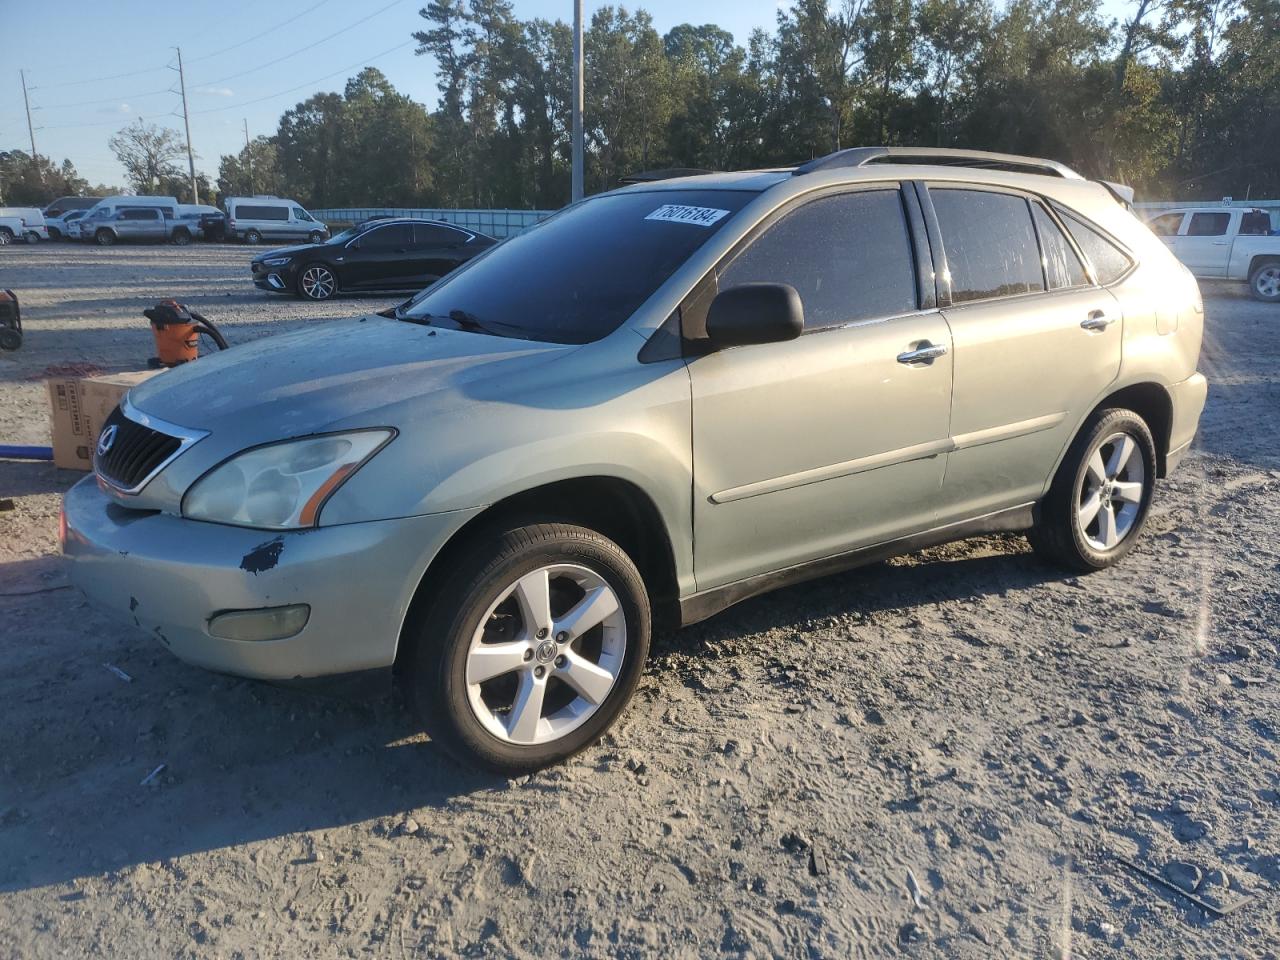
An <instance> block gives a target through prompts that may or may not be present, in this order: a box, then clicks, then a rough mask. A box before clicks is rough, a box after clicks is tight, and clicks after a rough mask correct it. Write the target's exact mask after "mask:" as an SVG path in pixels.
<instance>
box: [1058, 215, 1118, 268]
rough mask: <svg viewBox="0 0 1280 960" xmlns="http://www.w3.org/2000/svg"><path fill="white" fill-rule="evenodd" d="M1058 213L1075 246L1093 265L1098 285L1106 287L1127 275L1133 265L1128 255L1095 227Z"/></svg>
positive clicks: (1076, 218)
mask: <svg viewBox="0 0 1280 960" xmlns="http://www.w3.org/2000/svg"><path fill="white" fill-rule="evenodd" d="M1058 212H1059V213H1061V214H1062V222H1063V223H1064V224H1066V226H1067V230H1068V231H1069V232H1070V233H1071V236H1072V237H1073V238H1074V239H1075V241H1076V246H1078V247H1079V248H1080V250H1081V252H1082V253H1084V255H1085V257H1087V258H1088V260H1089V262H1090V263H1092V264H1093V273H1094V279H1096V280H1097V281H1098V283H1100V284H1102V285H1103V286H1106V285H1107V284H1109V283H1114V282H1115V281H1116V280H1119V279H1120V278H1121V277H1122V276H1124V275H1125V274H1126V273H1128V271H1129V267H1131V266H1132V265H1133V261H1132V260H1130V259H1129V256H1128V254H1126V253H1124V252H1122V251H1121V250H1120V248H1119V247H1117V246H1116V245H1115V244H1114V243H1113V242H1112V241H1111V240H1109V239H1108V238H1107V237H1106V236H1105V235H1103V234H1102V233H1101V232H1099V231H1098V230H1097V229H1096V228H1095V227H1091V226H1089V225H1088V224H1087V223H1085V222H1084V221H1083V220H1080V219H1079V218H1078V217H1074V216H1072V215H1071V214H1069V213H1067V212H1065V211H1063V210H1061V209H1060V210H1059V211H1058Z"/></svg>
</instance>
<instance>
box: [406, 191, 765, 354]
mask: <svg viewBox="0 0 1280 960" xmlns="http://www.w3.org/2000/svg"><path fill="white" fill-rule="evenodd" d="M754 196H756V194H755V193H752V192H747V191H730V190H662V191H653V192H637V193H616V194H607V195H605V196H602V197H596V198H594V199H591V200H588V201H586V202H585V203H581V204H578V205H576V206H573V207H569V208H567V209H565V210H564V211H562V212H561V213H558V214H556V215H555V216H554V217H552V218H550V219H549V220H545V221H543V222H542V223H540V224H538V225H537V226H535V227H531V228H530V229H528V230H526V231H525V232H524V233H521V234H519V235H517V236H514V237H510V238H509V239H507V240H505V241H503V242H502V243H500V244H499V245H497V246H496V247H493V248H491V249H490V250H489V251H488V252H487V253H485V254H484V255H483V256H482V257H481V258H478V259H477V260H476V261H474V263H472V264H471V265H469V266H467V267H465V268H464V269H462V270H460V271H458V272H457V273H455V274H452V275H449V276H446V277H445V278H444V279H443V280H441V281H439V282H437V283H435V284H433V285H432V286H431V287H429V288H428V289H426V290H424V291H423V292H422V293H421V294H419V295H418V296H417V297H415V298H414V299H413V301H412V302H411V303H410V304H409V305H408V306H407V307H405V308H404V309H403V310H402V311H401V313H400V315H401V316H402V317H405V318H408V319H416V320H430V319H432V318H450V317H452V318H454V319H456V318H458V317H466V318H468V319H469V321H470V323H471V326H473V327H474V328H475V329H481V330H485V331H488V332H495V333H498V332H500V333H503V334H510V335H511V336H517V337H524V338H526V339H530V340H545V341H551V342H553V343H590V342H591V341H593V340H598V339H600V338H601V337H603V336H605V335H606V334H609V333H611V332H613V331H614V330H616V329H617V328H618V327H619V326H620V325H621V324H622V323H623V322H624V321H625V320H626V319H627V318H628V317H630V316H631V314H632V313H634V312H635V311H636V309H637V308H638V307H639V306H640V305H641V304H642V303H644V302H645V300H647V299H648V298H649V296H650V295H651V294H652V293H653V292H654V291H655V290H656V289H658V287H659V286H661V285H662V284H663V282H665V281H666V279H667V278H668V277H670V276H671V274H672V273H674V272H675V270H676V268H677V267H679V266H680V265H681V264H682V263H684V262H685V261H686V260H687V259H689V257H690V255H691V254H693V252H694V251H695V250H697V249H698V248H699V247H701V246H702V245H703V244H704V243H706V242H707V240H708V239H709V238H710V237H711V236H712V235H713V234H715V233H716V232H717V231H718V230H720V229H721V228H722V227H723V226H724V225H725V223H727V222H728V221H729V220H730V219H731V218H732V215H733V214H734V213H736V212H737V211H738V210H740V209H742V207H743V206H744V205H745V204H746V203H747V202H748V201H749V200H751V199H752V198H753V197H754Z"/></svg>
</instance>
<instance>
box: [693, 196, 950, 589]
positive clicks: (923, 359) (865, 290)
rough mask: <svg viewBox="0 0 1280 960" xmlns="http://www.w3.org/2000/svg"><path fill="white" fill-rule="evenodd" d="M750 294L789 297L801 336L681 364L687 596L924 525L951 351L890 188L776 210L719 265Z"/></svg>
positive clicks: (933, 491) (724, 279)
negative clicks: (795, 300)
mask: <svg viewBox="0 0 1280 960" xmlns="http://www.w3.org/2000/svg"><path fill="white" fill-rule="evenodd" d="M752 282H771V283H788V284H791V285H792V286H793V287H795V288H796V290H797V291H798V292H799V294H800V298H801V301H802V303H803V305H804V312H805V330H804V333H803V334H802V335H801V336H800V337H799V338H798V339H796V340H792V341H789V342H785V343H774V344H761V345H753V346H744V347H736V348H730V349H725V350H721V351H718V352H713V353H709V354H707V355H705V356H701V357H697V358H696V359H693V360H691V361H689V373H690V378H691V380H692V389H693V461H694V488H693V499H694V565H695V576H696V579H697V586H698V589H700V590H705V589H708V588H710V587H715V586H719V585H723V584H726V583H731V582H733V581H736V580H740V579H743V578H746V577H750V576H752V575H755V574H760V573H764V572H767V571H772V570H778V569H781V568H784V567H788V566H791V565H794V564H798V563H803V562H805V561H808V560H816V559H820V558H823V557H827V556H832V555H836V554H839V553H842V552H844V551H847V550H850V549H852V548H854V547H858V546H862V545H866V544H872V543H876V542H880V541H884V540H889V539H893V538H895V537H898V536H902V535H905V534H908V533H912V532H916V531H919V530H922V529H925V528H927V527H929V526H932V525H933V521H934V515H935V511H936V500H937V497H938V494H939V489H940V486H941V483H942V472H943V464H944V462H945V456H944V454H945V451H946V449H947V443H948V439H947V438H948V433H947V430H948V416H949V409H950V403H951V357H950V355H949V349H950V343H951V338H950V334H949V332H948V329H947V324H946V321H945V320H944V319H943V317H942V316H941V314H940V313H938V312H937V311H936V310H929V311H920V310H919V305H918V300H917V276H916V272H915V267H914V260H913V256H912V244H911V240H910V237H909V235H908V229H907V221H906V217H905V215H904V209H903V201H902V198H901V197H900V195H899V191H898V188H897V185H896V184H878V185H873V186H872V187H870V188H868V189H863V190H858V191H855V192H850V193H842V194H837V195H834V196H826V197H823V198H820V199H817V200H812V201H809V202H806V203H803V204H802V205H800V206H797V207H795V208H793V209H792V210H790V211H789V212H787V213H785V214H784V215H783V216H782V217H781V218H780V219H777V220H776V221H775V222H774V223H773V224H772V225H770V226H768V227H767V228H766V229H765V230H764V232H763V233H761V234H759V235H758V236H757V237H756V238H755V239H754V240H752V241H751V242H749V243H748V244H746V245H745V246H743V247H741V248H740V249H739V250H738V251H737V252H735V254H733V255H731V259H730V260H729V261H728V262H727V264H724V265H722V266H721V268H720V271H719V276H718V283H719V289H721V290H723V289H727V288H729V287H732V286H736V285H738V284H742V283H752ZM686 335H689V330H688V328H687V326H686ZM695 335H696V334H695Z"/></svg>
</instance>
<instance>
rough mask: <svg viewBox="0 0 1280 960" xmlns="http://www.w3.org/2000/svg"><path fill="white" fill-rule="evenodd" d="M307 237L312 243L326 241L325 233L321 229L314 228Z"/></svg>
mask: <svg viewBox="0 0 1280 960" xmlns="http://www.w3.org/2000/svg"><path fill="white" fill-rule="evenodd" d="M307 239H308V240H309V241H311V242H312V243H324V234H323V233H321V232H320V231H319V230H312V231H311V233H310V235H309V236H308V237H307Z"/></svg>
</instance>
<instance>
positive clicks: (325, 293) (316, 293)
mask: <svg viewBox="0 0 1280 960" xmlns="http://www.w3.org/2000/svg"><path fill="white" fill-rule="evenodd" d="M337 292H338V278H337V277H336V276H334V274H333V271H332V270H330V269H329V268H328V267H326V266H325V265H324V264H323V263H310V264H307V266H305V267H303V268H302V271H301V272H300V273H299V274H298V296H300V297H302V298H304V299H306V300H328V299H329V298H330V297H332V296H333V295H334V294H335V293H337Z"/></svg>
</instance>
